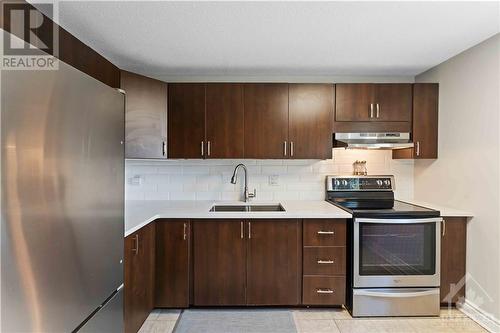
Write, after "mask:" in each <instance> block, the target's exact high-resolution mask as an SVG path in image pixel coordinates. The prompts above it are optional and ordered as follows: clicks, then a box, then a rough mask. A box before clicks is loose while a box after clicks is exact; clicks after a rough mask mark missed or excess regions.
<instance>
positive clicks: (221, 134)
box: [205, 83, 244, 158]
mask: <svg viewBox="0 0 500 333" xmlns="http://www.w3.org/2000/svg"><path fill="white" fill-rule="evenodd" d="M206 94H207V95H206V96H207V102H206V140H205V141H206V152H205V153H206V154H205V157H206V158H243V157H244V154H243V153H244V113H243V85H242V84H238V83H207V90H206Z"/></svg>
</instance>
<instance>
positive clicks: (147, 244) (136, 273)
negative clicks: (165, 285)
mask: <svg viewBox="0 0 500 333" xmlns="http://www.w3.org/2000/svg"><path fill="white" fill-rule="evenodd" d="M154 245H155V239H154V224H150V225H148V226H146V227H144V228H142V229H140V230H139V231H137V232H136V233H134V234H132V235H130V236H128V237H126V238H125V283H124V286H125V301H124V316H125V332H126V333H135V332H137V331H138V330H139V329H140V328H141V326H142V324H143V323H144V321H145V320H146V318H147V317H148V315H149V313H150V312H151V310H152V309H153V306H154V302H153V296H154V295H153V291H154V261H155V258H154Z"/></svg>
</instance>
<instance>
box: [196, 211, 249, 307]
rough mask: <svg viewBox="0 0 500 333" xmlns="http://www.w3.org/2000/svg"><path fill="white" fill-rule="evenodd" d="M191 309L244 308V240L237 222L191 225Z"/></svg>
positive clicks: (215, 221) (198, 222)
mask: <svg viewBox="0 0 500 333" xmlns="http://www.w3.org/2000/svg"><path fill="white" fill-rule="evenodd" d="M193 245H194V246H193V248H194V305H199V306H205V305H244V304H245V303H246V302H245V279H246V274H245V272H246V267H245V239H244V230H243V222H242V221H240V220H226V219H224V220H198V221H194V222H193Z"/></svg>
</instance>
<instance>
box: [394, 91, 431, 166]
mask: <svg viewBox="0 0 500 333" xmlns="http://www.w3.org/2000/svg"><path fill="white" fill-rule="evenodd" d="M438 107H439V84H437V83H415V84H414V85H413V126H412V127H413V130H412V137H413V142H414V144H415V147H414V148H411V149H400V150H395V151H393V153H392V158H396V159H402V158H407V159H412V158H413V159H434V158H437V157H438Z"/></svg>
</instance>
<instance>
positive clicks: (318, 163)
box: [125, 150, 413, 201]
mask: <svg viewBox="0 0 500 333" xmlns="http://www.w3.org/2000/svg"><path fill="white" fill-rule="evenodd" d="M391 154H392V153H391V152H390V151H354V150H334V153H333V159H330V160H253V159H247V160H223V159H220V160H219V159H208V160H201V159H195V160H161V161H157V160H155V161H147V160H127V161H126V164H125V171H126V172H125V174H126V177H127V181H126V198H127V200H227V201H233V200H241V197H242V192H243V178H244V177H243V172H242V171H239V172H238V182H237V184H236V185H233V184H231V183H230V180H231V176H232V173H233V170H234V167H235V166H236V165H237V164H238V163H244V164H245V165H246V166H247V168H248V172H249V175H248V181H249V184H248V187H249V190H250V191H253V189H254V188H255V189H257V197H256V198H255V199H254V200H255V201H273V200H274V201H279V200H299V199H300V200H322V199H324V198H325V176H326V175H335V174H337V175H338V174H351V173H352V163H353V162H354V161H356V160H365V161H367V169H368V174H394V176H395V177H396V196H397V197H398V198H403V199H411V197H412V194H413V161H411V160H410V161H407V160H405V161H399V160H392V158H391ZM270 176H277V185H270V184H269V177H270ZM134 177H139V178H141V181H140V184H138V185H137V184H136V185H134V184H133V183H132V182H131V179H132V178H134Z"/></svg>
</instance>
